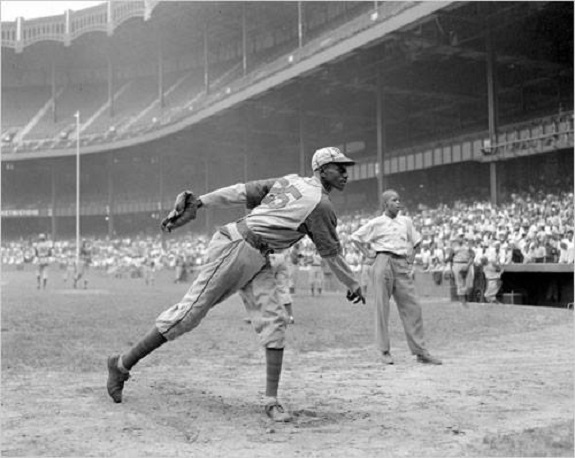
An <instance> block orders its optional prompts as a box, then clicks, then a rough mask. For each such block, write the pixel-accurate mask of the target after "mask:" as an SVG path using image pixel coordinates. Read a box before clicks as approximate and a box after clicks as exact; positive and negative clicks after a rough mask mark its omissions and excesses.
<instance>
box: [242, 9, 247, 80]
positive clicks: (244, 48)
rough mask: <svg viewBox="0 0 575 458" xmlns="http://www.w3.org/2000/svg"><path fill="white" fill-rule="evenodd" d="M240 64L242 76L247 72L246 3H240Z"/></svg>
mask: <svg viewBox="0 0 575 458" xmlns="http://www.w3.org/2000/svg"><path fill="white" fill-rule="evenodd" d="M242 65H243V69H244V76H246V74H247V73H248V31H247V28H246V4H245V3H242Z"/></svg>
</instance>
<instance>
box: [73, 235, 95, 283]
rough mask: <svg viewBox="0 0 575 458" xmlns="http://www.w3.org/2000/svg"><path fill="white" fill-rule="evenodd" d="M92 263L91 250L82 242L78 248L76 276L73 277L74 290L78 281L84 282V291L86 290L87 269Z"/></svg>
mask: <svg viewBox="0 0 575 458" xmlns="http://www.w3.org/2000/svg"><path fill="white" fill-rule="evenodd" d="M91 263H92V249H91V247H90V244H89V243H88V241H87V240H85V239H84V240H82V245H81V247H80V259H79V260H78V265H77V266H76V275H75V276H74V288H76V287H77V286H78V282H79V281H80V280H84V289H87V288H88V269H89V268H90V264H91Z"/></svg>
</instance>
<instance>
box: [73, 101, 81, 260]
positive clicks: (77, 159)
mask: <svg viewBox="0 0 575 458" xmlns="http://www.w3.org/2000/svg"><path fill="white" fill-rule="evenodd" d="M74 117H75V118H76V266H79V265H80V112H79V111H77V112H76V114H75V115H74Z"/></svg>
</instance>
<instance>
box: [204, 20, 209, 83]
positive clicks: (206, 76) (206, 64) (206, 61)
mask: <svg viewBox="0 0 575 458" xmlns="http://www.w3.org/2000/svg"><path fill="white" fill-rule="evenodd" d="M204 89H205V91H206V94H209V93H210V69H209V59H208V25H207V24H205V25H204Z"/></svg>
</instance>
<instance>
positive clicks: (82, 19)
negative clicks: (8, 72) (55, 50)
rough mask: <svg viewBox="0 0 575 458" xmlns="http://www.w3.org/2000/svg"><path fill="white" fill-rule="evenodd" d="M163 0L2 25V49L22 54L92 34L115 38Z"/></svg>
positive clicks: (113, 4)
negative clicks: (43, 43) (117, 31)
mask: <svg viewBox="0 0 575 458" xmlns="http://www.w3.org/2000/svg"><path fill="white" fill-rule="evenodd" d="M159 3H160V0H131V1H108V2H105V3H102V4H100V5H96V6H94V7H92V8H86V9H82V10H78V11H71V10H67V11H66V12H65V13H64V14H62V15H58V16H50V17H44V18H36V19H31V20H24V18H22V17H19V18H17V19H16V20H15V21H13V22H2V46H3V47H6V48H13V49H15V50H16V52H22V50H23V49H24V48H26V47H27V46H30V45H33V44H34V43H39V42H41V41H57V42H61V43H64V45H66V46H69V45H70V43H71V42H72V40H74V39H76V38H78V37H80V36H82V35H84V34H86V33H90V32H106V33H107V34H108V35H112V34H113V33H114V30H115V29H116V28H117V27H118V26H120V25H121V24H122V23H124V22H126V21H127V20H129V19H132V18H135V17H141V18H143V19H144V20H148V19H149V18H150V16H151V14H152V11H153V9H154V8H155V7H156V6H157V5H158V4H159Z"/></svg>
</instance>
